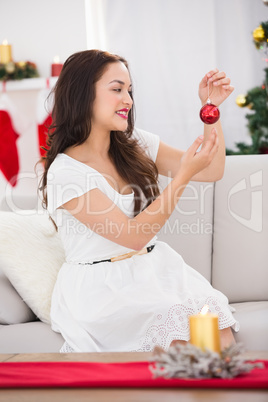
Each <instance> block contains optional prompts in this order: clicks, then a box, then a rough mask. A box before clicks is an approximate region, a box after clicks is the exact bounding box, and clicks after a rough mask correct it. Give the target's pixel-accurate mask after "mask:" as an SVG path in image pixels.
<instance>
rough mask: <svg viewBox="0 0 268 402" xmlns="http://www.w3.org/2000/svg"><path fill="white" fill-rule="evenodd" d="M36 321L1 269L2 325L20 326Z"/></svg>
mask: <svg viewBox="0 0 268 402" xmlns="http://www.w3.org/2000/svg"><path fill="white" fill-rule="evenodd" d="M35 319H36V316H35V314H34V313H33V312H32V310H31V309H30V308H29V307H28V306H27V304H26V303H25V302H24V301H23V300H22V298H21V297H20V295H19V294H18V292H17V291H16V289H15V288H14V287H13V286H12V284H11V283H10V281H9V280H8V279H7V277H6V275H5V274H4V273H3V272H2V270H1V267H0V324H5V325H6V324H19V323H23V322H29V321H34V320H35Z"/></svg>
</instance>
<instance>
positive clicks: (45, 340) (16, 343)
mask: <svg viewBox="0 0 268 402" xmlns="http://www.w3.org/2000/svg"><path fill="white" fill-rule="evenodd" d="M63 343H64V339H63V338H62V336H61V334H59V333H57V332H54V331H52V329H51V327H50V325H48V324H45V323H43V322H41V321H35V322H27V323H25V324H15V325H0V353H58V352H59V351H60V349H61V347H62V345H63ZM0 399H1V398H0ZM26 400H27V398H26Z"/></svg>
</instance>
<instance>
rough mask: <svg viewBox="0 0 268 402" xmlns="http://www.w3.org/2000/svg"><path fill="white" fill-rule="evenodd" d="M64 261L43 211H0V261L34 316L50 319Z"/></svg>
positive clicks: (51, 226) (58, 241)
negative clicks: (55, 286) (53, 298)
mask: <svg viewBox="0 0 268 402" xmlns="http://www.w3.org/2000/svg"><path fill="white" fill-rule="evenodd" d="M63 262H64V250H63V247H62V244H61V240H60V237H59V235H58V233H57V232H56V230H55V228H54V225H53V223H52V222H51V221H50V220H49V217H48V215H47V214H44V213H43V214H42V215H41V214H40V212H39V213H36V212H35V213H33V211H24V213H22V212H21V213H15V212H3V211H0V265H1V266H2V270H3V271H4V273H5V275H6V276H7V277H8V279H9V280H10V282H11V283H12V285H13V286H14V287H15V289H16V290H17V292H18V293H19V294H20V296H21V297H22V299H23V300H24V301H25V302H26V303H27V305H28V306H29V307H30V308H31V310H32V311H33V312H34V313H35V314H36V316H37V317H38V318H39V319H40V320H42V321H44V322H46V323H50V305H51V296H52V292H53V288H54V284H55V281H56V278H57V273H58V271H59V269H60V267H61V265H62V263H63Z"/></svg>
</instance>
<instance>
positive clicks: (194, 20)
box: [0, 0, 268, 201]
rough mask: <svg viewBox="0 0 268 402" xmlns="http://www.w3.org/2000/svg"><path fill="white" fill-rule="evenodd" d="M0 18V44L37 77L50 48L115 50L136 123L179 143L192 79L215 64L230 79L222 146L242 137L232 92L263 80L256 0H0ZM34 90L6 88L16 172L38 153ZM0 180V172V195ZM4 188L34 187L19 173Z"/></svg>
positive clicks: (189, 137)
mask: <svg viewBox="0 0 268 402" xmlns="http://www.w3.org/2000/svg"><path fill="white" fill-rule="evenodd" d="M85 5H86V7H85ZM86 13H87V15H85V14H86ZM0 16H1V24H0V42H2V40H3V39H5V38H7V39H8V41H9V42H10V43H11V44H12V49H13V58H14V60H15V61H19V60H31V61H34V62H35V63H36V64H37V66H38V69H39V72H40V74H41V76H44V77H47V76H49V75H50V65H51V62H52V60H53V57H54V56H55V55H59V56H60V58H61V60H62V61H64V60H65V59H66V58H67V57H68V56H69V55H70V54H72V53H74V52H76V51H79V50H84V49H86V48H87V46H88V47H90V48H91V47H98V48H103V49H104V50H109V51H112V52H115V53H118V54H120V55H122V56H125V57H126V58H127V60H128V61H129V63H130V68H131V72H132V76H133V81H134V90H135V100H136V110H137V126H139V127H141V128H144V129H146V130H149V131H152V132H154V133H156V134H159V135H160V137H161V139H162V140H163V141H165V142H167V143H169V144H170V145H174V146H177V147H180V148H186V147H188V146H189V145H190V143H191V142H192V141H193V140H194V138H195V137H196V136H197V135H199V134H200V132H201V131H202V123H201V121H200V119H199V109H200V103H199V99H198V96H197V87H198V83H199V81H200V79H201V78H202V76H203V75H204V74H205V73H206V72H207V71H208V70H209V69H211V68H214V67H215V66H217V67H218V68H219V69H223V70H225V71H226V72H227V74H228V75H229V76H230V77H231V78H232V83H233V85H234V86H235V92H234V93H233V94H232V95H231V96H230V98H229V99H228V101H226V102H225V104H224V105H222V106H221V114H222V125H223V128H224V133H225V137H226V144H227V146H228V147H233V145H234V143H235V142H237V141H249V137H248V133H247V128H246V123H247V120H246V119H245V114H246V113H248V112H249V109H247V108H245V109H241V108H239V107H238V106H237V105H236V104H235V98H236V96H237V95H238V94H240V93H246V92H247V90H248V89H250V88H252V87H254V86H257V85H260V84H261V83H262V81H263V78H264V73H263V69H264V67H265V63H264V61H262V60H261V55H260V53H259V52H258V51H257V50H256V49H255V46H254V44H253V41H252V31H253V30H254V29H255V28H256V27H257V26H258V25H259V23H260V22H261V21H266V20H268V7H267V6H265V5H264V4H263V2H262V0H224V1H223V0H222V1H220V0H189V1H186V0H0ZM86 16H87V21H88V24H89V26H88V29H87V30H86V18H85V17H86ZM0 90H1V86H0ZM37 95H38V91H23V92H10V93H9V96H10V97H11V99H12V100H13V101H14V102H15V103H16V105H17V107H18V108H19V110H21V111H22V112H23V114H24V115H25V117H26V118H27V121H28V128H27V129H26V130H25V131H24V132H23V133H21V136H20V138H19V140H18V142H17V144H18V149H19V156H20V165H21V167H20V173H21V175H22V176H25V175H32V176H33V172H34V165H35V163H36V162H37V160H38V158H39V154H38V144H37V125H36V99H37ZM0 146H1V144H0ZM7 187H8V185H7V182H6V180H5V179H4V177H3V175H2V173H1V172H0V201H1V198H2V196H3V195H4V192H5V189H6V188H7ZM13 192H14V194H25V192H27V193H29V194H32V193H35V192H36V181H35V180H34V179H31V180H30V179H27V180H26V179H24V180H23V179H21V180H20V181H19V183H18V185H17V186H16V187H15V188H14V189H13Z"/></svg>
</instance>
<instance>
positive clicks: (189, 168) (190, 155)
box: [178, 128, 219, 180]
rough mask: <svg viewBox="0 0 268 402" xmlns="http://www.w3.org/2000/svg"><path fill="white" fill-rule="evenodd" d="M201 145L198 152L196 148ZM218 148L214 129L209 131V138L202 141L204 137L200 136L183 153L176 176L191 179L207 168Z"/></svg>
mask: <svg viewBox="0 0 268 402" xmlns="http://www.w3.org/2000/svg"><path fill="white" fill-rule="evenodd" d="M200 145H202V148H201V150H200V151H198V148H199V147H200ZM218 147H219V139H218V135H217V131H216V129H215V128H213V129H212V130H211V133H210V136H209V137H208V139H207V140H206V141H204V136H203V135H200V136H199V137H197V139H196V140H195V141H194V142H193V144H192V145H191V146H190V147H189V148H188V150H187V151H186V152H185V153H184V155H183V156H182V158H181V162H180V169H179V171H178V174H183V176H185V177H186V179H188V180H191V178H192V177H193V176H194V175H195V174H197V173H199V172H200V171H202V170H203V169H205V168H206V167H208V166H209V165H210V163H211V162H212V160H213V158H214V156H215V155H216V153H217V151H218Z"/></svg>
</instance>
